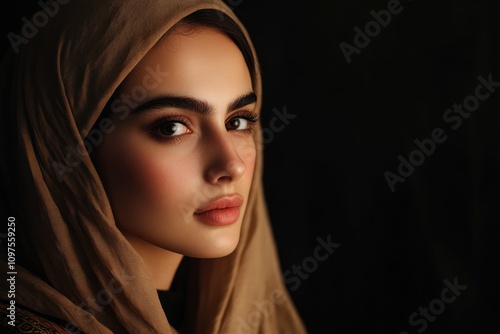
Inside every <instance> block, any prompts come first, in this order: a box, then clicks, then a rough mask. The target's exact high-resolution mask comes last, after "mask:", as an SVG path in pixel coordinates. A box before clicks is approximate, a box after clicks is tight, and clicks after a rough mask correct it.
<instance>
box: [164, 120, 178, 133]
mask: <svg viewBox="0 0 500 334" xmlns="http://www.w3.org/2000/svg"><path fill="white" fill-rule="evenodd" d="M175 130H177V124H175V123H169V124H165V125H163V126H162V127H161V128H160V132H161V134H163V135H172V134H174V133H175Z"/></svg>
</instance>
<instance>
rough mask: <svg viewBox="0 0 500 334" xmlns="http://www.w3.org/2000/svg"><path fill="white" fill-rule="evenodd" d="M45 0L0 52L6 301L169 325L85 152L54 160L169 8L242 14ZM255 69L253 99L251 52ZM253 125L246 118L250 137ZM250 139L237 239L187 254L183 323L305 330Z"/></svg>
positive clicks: (56, 313) (75, 318)
mask: <svg viewBox="0 0 500 334" xmlns="http://www.w3.org/2000/svg"><path fill="white" fill-rule="evenodd" d="M53 3H57V4H58V5H59V9H58V12H57V13H56V14H55V15H53V17H49V20H48V22H47V24H46V25H44V26H42V27H39V29H38V32H37V33H36V36H32V37H31V38H29V39H28V41H27V42H26V41H25V42H23V43H20V44H19V45H17V47H18V49H19V50H17V51H18V52H14V50H13V49H11V50H10V51H9V53H8V54H7V56H6V57H5V58H4V61H3V63H2V65H1V66H2V68H1V71H2V72H1V73H2V75H1V79H0V80H1V81H0V86H1V91H2V94H1V97H0V106H1V113H0V126H1V134H2V140H1V143H0V150H1V154H2V182H3V184H4V191H5V192H4V194H3V195H4V196H3V197H4V201H3V205H4V207H5V211H6V212H5V214H6V215H7V216H13V217H15V219H16V248H17V252H18V261H17V263H16V268H15V269H16V271H17V276H16V297H15V301H16V303H17V305H23V306H25V307H28V308H30V309H32V310H34V311H38V312H41V313H43V314H46V315H48V316H52V317H56V318H59V319H62V320H63V321H67V328H78V329H80V330H81V331H82V332H84V333H92V334H94V333H96V334H98V333H176V330H175V329H173V328H172V327H171V326H170V325H169V323H168V319H167V318H166V317H165V314H164V312H163V309H162V307H161V304H160V302H159V299H158V296H157V292H156V290H155V288H154V285H153V284H152V281H151V279H150V277H149V276H148V275H147V274H146V270H145V264H144V263H143V261H142V259H141V257H140V256H139V255H138V254H137V253H136V252H135V250H134V249H133V248H132V247H131V246H130V244H129V243H128V242H127V241H126V239H125V238H124V237H123V236H122V234H121V233H120V231H119V230H118V229H117V227H116V225H115V221H114V218H113V215H112V211H111V208H110V204H109V202H108V198H107V196H106V193H105V191H104V189H103V186H102V184H101V182H100V179H99V176H98V174H97V173H96V170H95V169H94V166H93V164H92V161H91V159H90V158H89V156H88V155H84V156H83V157H82V156H81V161H75V162H74V164H73V166H66V167H67V168H70V171H68V172H65V173H64V175H63V180H62V182H60V180H59V177H60V175H58V174H57V173H56V172H55V170H54V162H64V161H65V159H66V157H67V156H68V154H69V152H70V148H71V149H75V150H80V152H84V142H83V140H84V138H85V137H86V135H87V133H88V131H89V130H90V129H91V127H92V125H93V124H94V122H95V121H96V119H97V118H98V116H99V114H100V112H101V111H102V110H103V108H104V106H105V104H106V102H107V101H108V100H109V99H110V97H111V96H112V93H113V91H114V90H115V89H116V88H117V87H118V85H119V83H120V82H121V81H122V80H123V79H124V78H125V77H126V76H127V74H128V73H129V72H130V71H131V70H132V69H133V67H134V66H135V65H136V64H137V63H138V62H139V61H140V59H141V58H142V57H143V56H144V55H145V54H146V53H147V52H148V50H149V49H151V47H152V46H153V45H154V44H155V43H156V42H157V41H158V40H159V39H160V38H161V37H162V36H163V35H164V34H165V33H166V32H167V31H168V30H169V29H170V28H171V27H172V26H173V25H174V24H175V23H176V22H177V21H179V20H180V19H181V18H182V17H184V16H186V15H187V14H190V13H192V12H194V11H196V10H198V9H202V8H216V9H219V10H221V11H223V12H225V13H226V14H228V15H229V16H230V17H232V18H233V19H234V20H235V21H236V22H238V24H240V25H241V22H240V21H239V20H238V18H237V17H236V16H235V15H234V14H233V12H232V11H231V9H230V8H228V7H227V6H226V5H225V4H224V3H223V2H222V1H216V0H202V1H200V0H196V1H194V0H176V1H173V0H170V1H167V0H148V1H143V0H107V1H103V0H71V1H54V2H53ZM241 28H242V29H243V31H244V32H245V34H247V32H246V30H245V28H244V27H243V26H241ZM247 37H248V36H247ZM249 41H250V39H249ZM250 45H252V44H251V42H250ZM252 48H253V46H252ZM256 72H257V79H256V80H255V87H254V90H255V92H256V94H257V95H258V101H259V103H260V102H261V101H262V97H261V93H262V89H261V78H260V74H259V68H258V63H256ZM258 107H259V108H260V105H259V106H258ZM260 136H261V132H260V129H259V130H258V131H257V132H256V141H257V142H258V143H262V141H261V140H260V138H261V137H260ZM260 148H261V147H260ZM258 152H259V154H258V158H257V168H256V170H255V177H254V182H253V184H252V189H251V193H250V198H249V204H248V209H247V212H246V214H245V217H244V222H243V227H242V232H241V233H242V235H241V239H240V243H239V245H238V247H237V249H236V250H235V251H234V252H233V253H232V254H231V255H229V256H227V257H224V258H219V259H203V260H197V259H186V261H187V262H188V268H189V270H190V272H189V274H190V276H189V280H188V281H186V284H187V291H188V293H189V298H188V302H187V309H186V317H187V318H186V323H187V324H188V326H187V327H186V329H185V332H186V333H204V334H206V333H273V334H274V333H287V334H293V333H305V332H306V330H305V328H304V325H303V323H302V321H301V319H300V317H299V316H298V314H297V311H296V309H295V307H294V305H293V303H292V300H291V298H290V296H289V295H288V293H287V290H286V286H285V285H284V283H283V281H282V276H281V270H280V267H279V262H278V256H277V250H276V248H275V243H274V240H273V235H272V230H271V228H270V222H269V217H268V215H267V209H266V204H265V200H264V193H263V189H262V150H261V149H259V150H258ZM2 248H4V247H3V246H2ZM2 251H3V250H2ZM2 268H6V264H5V263H4V264H2ZM5 282H6V280H5V279H2V283H1V289H2V292H1V296H2V298H6V296H7V294H6V290H8V287H7V286H6V285H5Z"/></svg>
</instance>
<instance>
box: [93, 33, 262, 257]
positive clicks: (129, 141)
mask: <svg viewBox="0 0 500 334" xmlns="http://www.w3.org/2000/svg"><path fill="white" fill-rule="evenodd" d="M255 106H256V104H255V95H254V93H253V90H252V82H251V78H250V73H249V70H248V68H247V65H246V63H245V60H244V58H243V55H242V53H241V52H240V50H239V49H238V47H237V46H236V45H235V44H234V43H233V42H232V41H231V40H230V39H229V38H228V37H227V36H226V35H223V34H222V33H220V32H218V31H216V30H214V29H210V28H196V30H193V31H189V32H188V33H186V31H185V29H182V28H181V29H176V30H174V31H173V32H171V33H169V34H168V35H167V36H166V37H165V38H164V39H163V40H162V41H161V42H160V43H159V44H158V45H157V46H155V47H154V48H153V49H152V50H151V51H150V52H149V53H148V54H147V55H146V56H145V57H144V58H143V59H142V61H141V62H140V63H139V64H138V65H137V66H136V67H135V69H134V70H133V71H132V72H131V73H130V75H129V76H128V77H127V78H126V79H125V80H124V81H123V83H122V85H121V87H120V91H119V94H118V96H117V100H115V101H114V102H113V104H112V107H111V110H112V112H111V116H110V117H109V118H110V120H111V122H112V124H113V126H114V127H112V129H113V130H112V131H110V132H109V133H108V134H106V137H105V139H104V141H103V143H102V145H101V146H99V147H98V148H97V151H96V155H95V157H94V161H95V163H96V167H97V169H98V172H99V174H100V176H101V179H102V181H103V183H104V186H105V189H106V191H107V194H108V196H109V199H110V202H111V206H112V208H113V213H114V215H115V219H116V223H117V226H118V227H119V228H120V230H121V231H122V232H123V233H124V235H125V236H127V237H128V238H130V239H134V240H140V241H141V242H145V243H148V244H152V245H154V246H158V247H160V248H162V249H165V250H169V251H172V252H175V253H180V254H183V255H186V256H191V257H203V258H206V257H220V256H225V255H227V254H229V253H231V252H232V251H233V250H234V248H235V247H236V245H237V243H238V240H239V236H240V228H241V222H242V218H243V215H244V212H245V209H246V206H247V200H248V194H249V190H250V185H251V182H252V177H253V172H254V164H255V157H256V148H255V142H254V139H253V136H252V133H253V127H254V124H253V123H255V122H256V120H257V117H258V114H257V111H256V110H255Z"/></svg>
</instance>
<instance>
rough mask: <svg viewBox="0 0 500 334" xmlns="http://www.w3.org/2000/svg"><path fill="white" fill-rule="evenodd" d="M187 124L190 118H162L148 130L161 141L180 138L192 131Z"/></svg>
mask: <svg viewBox="0 0 500 334" xmlns="http://www.w3.org/2000/svg"><path fill="white" fill-rule="evenodd" d="M187 124H189V120H187V119H184V118H183V117H180V116H179V117H175V118H171V117H168V118H161V119H159V120H157V121H156V122H154V123H153V124H151V125H150V126H148V127H147V132H148V133H149V134H150V135H151V136H153V138H154V139H157V140H160V141H163V140H169V139H172V140H173V139H179V138H181V136H182V135H185V134H188V133H191V132H192V131H191V129H190V128H189V126H188V125H187Z"/></svg>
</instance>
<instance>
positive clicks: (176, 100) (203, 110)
mask: <svg viewBox="0 0 500 334" xmlns="http://www.w3.org/2000/svg"><path fill="white" fill-rule="evenodd" d="M256 101H257V95H256V94H255V93H254V92H250V93H246V94H243V95H241V96H239V97H238V98H236V99H234V100H233V101H232V102H231V103H229V104H228V107H227V112H231V111H233V110H236V109H239V108H242V107H245V106H247V105H250V104H252V103H255V102H256ZM163 108H178V109H184V110H189V111H194V112H196V113H199V114H201V115H208V114H210V113H211V112H213V110H214V107H213V106H212V105H210V104H209V103H207V102H206V101H202V100H198V99H195V98H192V97H187V96H177V95H159V96H156V97H153V98H152V99H150V100H147V101H146V102H144V103H142V104H140V105H138V106H137V107H136V108H135V109H134V110H133V111H132V113H134V114H138V113H142V112H148V111H153V110H158V109H163Z"/></svg>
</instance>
